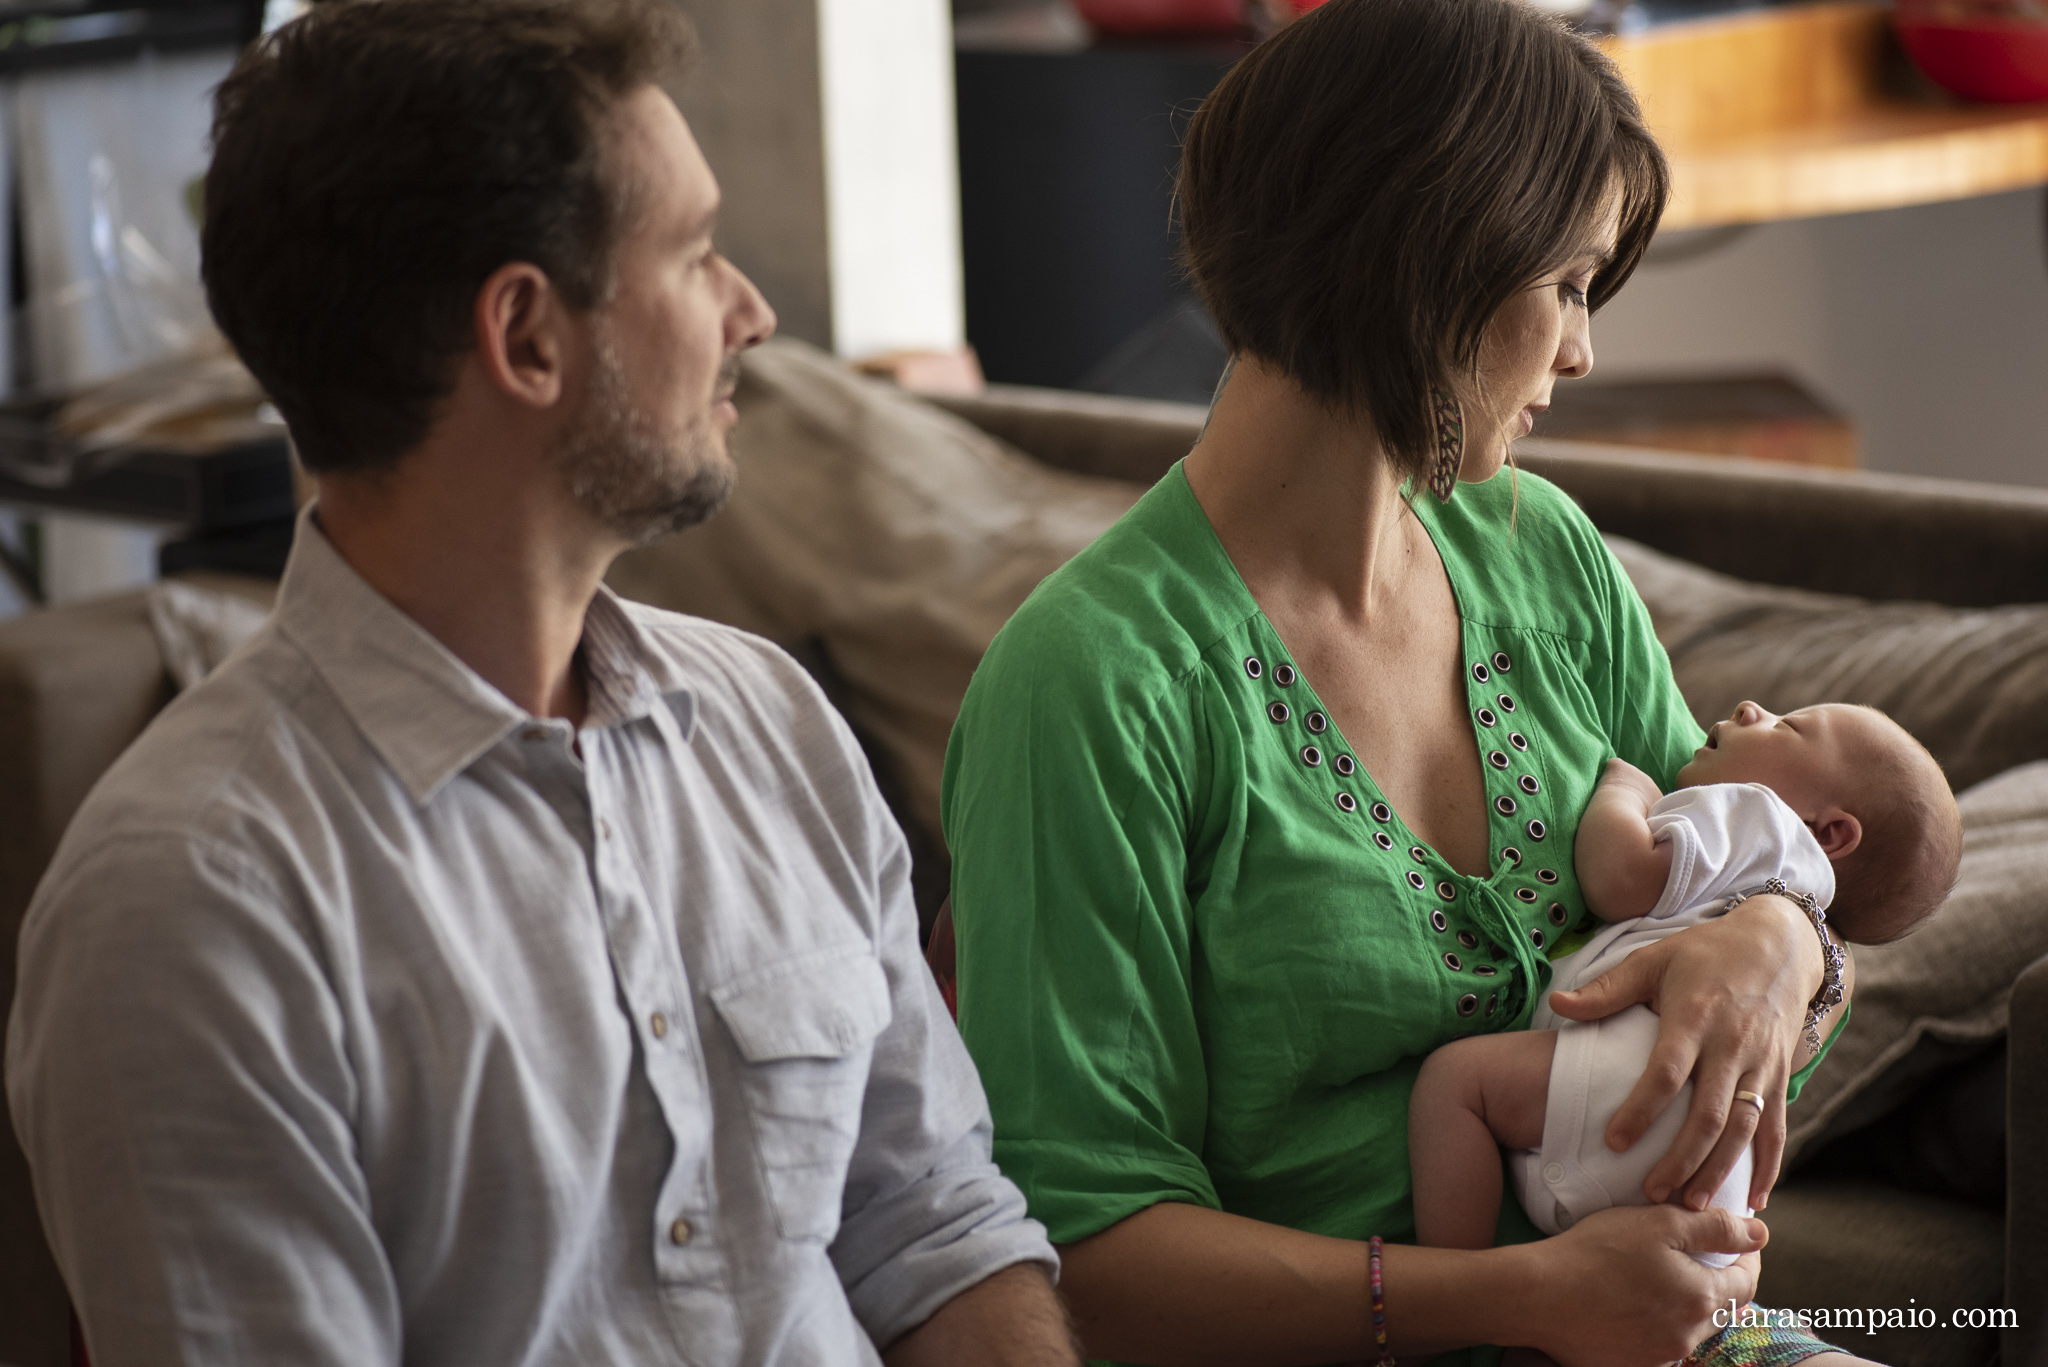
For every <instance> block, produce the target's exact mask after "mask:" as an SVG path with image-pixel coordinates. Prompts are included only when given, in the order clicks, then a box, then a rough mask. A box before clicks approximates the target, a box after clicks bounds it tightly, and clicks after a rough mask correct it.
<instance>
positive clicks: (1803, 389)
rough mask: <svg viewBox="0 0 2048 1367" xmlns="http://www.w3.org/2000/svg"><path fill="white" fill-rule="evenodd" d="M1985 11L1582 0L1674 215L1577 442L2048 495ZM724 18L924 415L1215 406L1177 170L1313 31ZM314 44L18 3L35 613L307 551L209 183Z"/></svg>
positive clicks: (2042, 399) (1148, 5) (25, 525)
mask: <svg viewBox="0 0 2048 1367" xmlns="http://www.w3.org/2000/svg"><path fill="white" fill-rule="evenodd" d="M1948 2H1949V0H1897V5H1898V6H1899V8H1895V7H1894V5H1892V4H1888V3H1885V0H1795V2H1793V3H1775V4H1756V3H1723V2H1722V0H1638V2H1637V3H1632V4H1622V3H1619V0H1593V3H1587V0H1552V6H1551V7H1553V8H1558V9H1559V10H1560V12H1561V13H1563V14H1564V15H1565V16H1566V17H1567V18H1568V19H1569V20H1570V21H1571V22H1573V23H1575V24H1577V25H1579V26H1580V27H1582V28H1583V29H1584V30H1585V31H1587V32H1588V33H1590V34H1592V35H1594V36H1595V37H1596V38H1597V39H1598V40H1599V41H1600V42H1602V43H1603V44H1605V45H1606V46H1607V48H1608V50H1609V51H1610V52H1611V53H1612V54H1613V55H1614V56H1615V58H1616V60H1617V61H1619V62H1620V63H1621V65H1622V66H1623V68H1624V70H1625V71H1626V72H1627V73H1628V74H1629V76H1630V78H1631V80H1632V82H1633V83H1634V84H1635V85H1636V87H1637V89H1638V90H1639V92H1640V93H1641V95H1642V97H1643V100H1644V103H1645V107H1646V111H1647V114H1648V117H1649V119H1650V122H1651V124H1652V127H1653V129H1655V130H1656V131H1657V132H1658V134H1659V137H1660V140H1662V141H1663V142H1664V144H1665V146H1666V148H1667V151H1668V152H1669V153H1670V155H1671V157H1672V160H1673V164H1674V169H1675V171H1676V175H1677V194H1676V198H1675V199H1674V202H1673V204H1672V208H1671V212H1670V214H1669V215H1667V219H1666V226H1665V228H1664V230H1663V231H1662V232H1661V233H1660V235H1659V238H1658V241H1657V244H1656V246H1655V247H1654V248H1653V251H1652V255H1651V258H1650V260H1649V262H1648V263H1647V264H1646V265H1645V267H1644V268H1643V269H1642V270H1641V271H1640V272H1639V273H1638V275H1637V276H1636V278H1635V280H1634V282H1633V283H1632V284H1631V285H1630V286H1629V288H1628V289H1627V290H1626V291H1625V292H1624V293H1623V294H1622V295H1621V297H1620V298H1619V299H1618V300H1617V301H1616V302H1615V303H1614V304H1613V305H1612V306H1610V307H1609V308H1608V309H1607V310H1606V311H1605V312H1604V313H1603V314H1602V315H1601V316H1600V318H1599V319H1598V320H1597V322H1596V325H1595V329H1594V342H1595V348H1596V352H1597V354H1598V358H1599V364H1598V370H1597V374H1596V375H1595V376H1594V377H1592V378H1591V379H1588V380H1586V381H1582V382H1575V383H1573V384H1568V385H1563V386H1560V388H1559V392H1558V395H1557V399H1556V403H1555V406H1554V408H1553V410H1552V412H1551V413H1550V414H1549V415H1548V416H1547V418H1546V420H1545V426H1544V428H1543V429H1542V434H1545V435H1556V436H1573V437H1579V438H1583V439H1587V440H1595V441H1608V442H1614V443H1619V444H1626V445H1634V446H1647V447H1655V448H1662V449H1674V450H1687V451H1699V452H1708V453H1719V454H1731V455H1747V456H1751V457H1757V458H1763V459H1772V460H1783V461H1790V462H1795V463H1800V464H1808V465H1818V466H1833V467H1857V466H1860V467H1862V468H1866V469H1870V470H1876V471H1892V472H1900V473H1918V474H1931V475H1946V476H1952V477H1960V478H1965V479H1975V480H1988V481H1997V482H2004V483H2012V484H2026V485H2044V484H2048V462H2044V460H2043V436H2042V434H2043V431H2044V429H2048V383H2044V379H2048V233H2044V218H2043V192H2042V189H2041V186H2042V185H2043V184H2044V183H2048V105H2044V104H2040V103H2030V102H2029V101H2030V100H2039V99H2040V98H2042V97H2044V96H2048V60H2044V59H2043V58H2042V57H2041V56H2040V55H2039V54H2038V52H2036V51H2035V50H2033V49H2029V48H2027V47H2026V46H2025V44H2026V43H2027V42H2029V41H2032V42H2036V43H2038V42H2039V41H2040V35H2041V34H2043V33H2048V30H2043V29H2039V28H2035V29H2032V30H2028V29H2026V26H2025V25H2026V15H2025V13H2024V12H2023V10H2024V6H2022V5H2021V3H2020V0H2009V4H2010V7H2012V8H2013V15H2008V16H2005V17H2004V18H2005V29H2004V30H2002V31H2003V32H2005V33H2006V34H2007V35H2008V37H2007V39H2005V40H2003V41H2006V42H2007V48H2006V49H2001V50H1999V51H1996V52H1993V53H1992V54H1991V56H1990V57H1989V58H1986V57H1984V55H1983V54H1982V53H1981V52H1979V53H1977V57H1976V59H1975V60H1977V61H1978V68H1982V69H1983V70H1989V71H1990V72H1991V76H1992V77H1996V78H1998V79H1995V80H1991V84H1989V85H1985V84H1984V83H1983V82H1984V80H1985V79H1989V78H1985V77H1983V76H1982V71H1981V70H1979V69H1978V68H1971V67H1970V66H1969V61H1970V60H1971V53H1972V52H1975V51H1976V49H1968V48H1967V44H1965V46H1964V47H1962V48H1958V47H1957V46H1956V43H1957V42H1962V41H1963V39H1967V38H1968V33H1967V32H1966V29H1967V25H1966V24H1964V23H1963V22H1962V21H1960V20H1957V19H1956V18H1955V12H1953V11H1945V10H1942V9H1941V6H1942V4H1944V3H1948ZM2007 3H2008V0H1975V4H1974V7H1973V10H1974V12H1978V13H1981V12H1983V11H1984V10H1985V9H1986V7H1987V6H1989V7H1992V8H1996V7H1997V6H1998V5H2000V4H2007ZM683 4H684V8H685V9H686V10H688V11H689V12H690V13H691V15H692V17H693V18H694V19H695V21H696V22H697V25H698V27H699V29H700V32H701V34H702V37H703V39H704V52H705V55H704V58H703V60H702V62H701V63H700V66H699V68H698V70H697V71H696V72H695V73H693V75H692V76H691V78H690V79H689V80H688V81H687V82H686V83H685V85H684V87H683V88H682V89H681V90H679V91H678V92H677V96H678V100H679V102H680V103H681V104H682V106H683V109H684V112H685V114H686V115H687V116H688V117H689V119H690V121H691V124H692V126H693V128H694V129H695V131H696V132H697V134H698V136H699V139H700V140H701V141H702V142H703V144H704V146H705V148H706V151H707V153H708V155H709V156H710V158H711V161H712V164H713V167H714V169H715V170H716V171H717V172H718V174H719V176H720V178H721V180H722V182H723V183H724V186H725V190H726V195H727V204H728V210H727V214H726V219H725V221H726V224H727V226H726V228H725V242H724V246H725V248H726V250H727V251H728V254H729V255H731V256H732V257H733V258H734V259H735V260H736V261H737V262H739V263H740V265H741V266H742V267H743V268H745V269H746V270H748V271H749V272H750V273H751V274H752V275H753V276H754V278H755V279H756V280H757V281H758V282H759V283H760V284H761V286H762V288H763V289H764V290H765V291H766V293H767V294H768V296H769V298H770V299H771V300H772V301H773V302H774V304H775V306H776V308H777V310H778V311H779V313H780V315H781V318H782V326H783V329H784V330H785V332H787V333H789V334H791V335H794V336H797V337H800V338H803V339H805V340H808V341H811V342H814V343H816V344H818V345H820V346H823V347H826V348H827V349H829V350H831V351H833V352H835V353H836V354H838V355H839V356H841V357H843V358H846V359H849V360H853V361H857V362H860V363H863V364H864V365H865V367H866V368H868V369H869V370H871V371H872V372H874V373H877V374H882V375H886V376H889V377H892V378H894V379H896V380H897V381H898V382H900V383H902V384H903V385H905V386H906V387H908V388H912V389H922V390H932V391H952V392H960V391H964V390H972V389H974V388H975V387H977V386H979V385H980V384H982V383H984V382H986V383H992V384H1002V385H1035V386H1051V387H1056V388H1068V389H1081V390H1092V391H1096V392H1101V393H1108V394H1119V395H1126V396H1132V397H1141V398H1153V399H1162V400H1176V401H1182V402H1189V403H1202V402H1206V401H1207V399H1208V396H1209V394H1210V392H1211V390H1212V388H1213V385H1214V382H1215V379H1216V376H1217V374H1218V372H1219V371H1220V369H1221V367H1222V363H1223V348H1222V344H1221V341H1220V340H1219V338H1218V337H1217V335H1216V332H1215V329H1214V327H1213V326H1212V325H1211V323H1210V321H1209V319H1208V318H1207V316H1206V314H1205V313H1204V312H1203V310H1202V308H1201V306H1200V305H1199V303H1198V302H1197V301H1196V300H1195V299H1194V297H1193V295H1192V294H1191V292H1190V291H1189V289H1188V288H1187V285H1186V283H1185V281H1184V280H1183V279H1182V278H1181V276H1180V273H1179V271H1178V269H1177V268H1176V265H1175V261H1174V253H1175V246H1176V243H1175V235H1174V227H1173V218H1172V180H1173V169H1174V165H1175V163H1176V160H1177V157H1178V144H1179V138H1180V135H1181V131H1182V129H1183V128H1184V126H1185V123H1186V120H1187V118H1188V116H1189V114H1190V113H1191V112H1192V110H1193V109H1194V108H1195V107H1196V106H1197V105H1198V104H1199V102H1200V101H1201V99H1202V98H1203V96H1204V95H1205V94H1206V93H1207V92H1208V91H1209V90H1210V89H1211V88H1212V87H1213V86H1214V84H1215V82H1216V81H1217V80H1218V79H1219V78H1220V77H1221V76H1222V74H1223V73H1224V72H1225V71H1227V70H1228V69H1229V67H1230V65H1231V64H1232V63H1233V62H1235V61H1236V60H1237V59H1238V58H1239V57H1241V56H1242V55H1243V54H1244V53H1245V52H1247V51H1249V50H1250V48H1251V47H1252V45H1254V44H1256V43H1257V42H1259V41H1262V40H1263V39H1264V38H1265V37H1266V36H1268V35H1270V34H1271V33H1272V32H1273V31H1274V30H1276V29H1277V28H1278V27H1280V26H1281V25H1284V24H1286V23H1289V22H1292V21H1294V20H1295V19H1296V18H1297V16H1298V13H1299V12H1301V11H1302V10H1305V9H1307V8H1312V7H1313V0H1053V2H1052V3H1048V2H1047V0H950V2H949V0H683ZM297 11H298V0H268V4H267V5H266V3H265V0H86V3H77V4H5V3H0V168H4V176H0V183H4V184H5V186H6V188H7V196H8V210H7V212H6V213H5V214H4V215H0V261H4V262H5V263H6V269H7V284H6V298H7V300H8V303H9V312H8V317H7V325H6V326H5V327H0V400H4V406H0V615H9V614H13V613H17V612H20V611H22V610H24V609H26V608H28V607H31V606H33V605H35V604H37V603H60V602H66V601H72V600H75V599H79V598H84V597H90V596H93V595H96V594H100V593H105V592H110V591H113V590H117V589H122V588H127V587H132V586H135V585H138V584H142V583H147V582H149V581H150V580H152V579H154V578H155V577H157V576H158V575H159V574H160V573H162V572H164V571H165V570H167V569H169V570H176V569H182V568H194V567H217V568H229V569H255V570H261V569H263V568H265V567H273V568H274V566H275V565H276V564H277V563H279V562H280V560H281V557H282V554H283V550H284V548H285V546H286V545H287V544H288V538H289V526H290V523H289V519H290V516H291V512H292V507H293V502H294V498H293V486H292V479H291V471H290V466H289V459H288V455H287V447H286V443H285V441H284V436H283V432H282V429H281V427H280V426H279V425H278V424H277V422H276V415H275V414H274V412H271V411H270V410H269V409H268V407H267V405H265V404H263V402H262V396H261V395H260V394H257V393H255V392H254V390H253V387H251V386H249V385H247V383H246V379H245V377H243V378H242V379H240V380H238V378H237V376H236V374H235V370H236V368H235V367H234V365H233V362H232V358H230V357H227V356H225V354H224V352H223V350H222V347H221V344H220V342H219V340H218V338H217V336H215V335H214V334H213V333H212V330H211V328H210V326H209V324H208V320H207V318H206V314H205V309H204V304H203V300H202V298H201V296H200V292H199V288H198V284H197V236H196V222H197V218H196V215H197V212H198V200H197V193H196V184H197V180H198V178H199V177H200V176H201V174H202V173H203V171H204V167H205V162H206V155H207V150H206V128H207V122H208V107H207V101H208V96H209V92H210V90H211V89H212V87H213V86H214V85H215V84H216V83H217V82H218V81H219V80H220V79H221V77H222V76H223V75H225V73H226V72H227V70H228V68H229V66H230V65H231V63H232V61H233V59H234V56H235V53H236V51H237V50H238V48H239V46H240V45H241V44H242V43H244V42H246V41H248V40H249V39H250V38H252V37H253V36H255V35H256V34H257V33H258V32H260V31H261V30H262V29H263V27H264V26H265V25H266V24H272V25H274V24H275V23H278V22H281V21H283V20H286V19H288V18H290V17H291V16H292V15H293V14H295V13H296V12H297ZM2015 16H2017V17H2015ZM1959 33H1960V34H1962V35H1963V38H1962V39H1959V38H1957V37H1956V35H1957V34H1959ZM1929 34H1933V35H1935V37H1937V38H1941V39H1942V41H1943V42H1947V43H1948V44H1949V46H1948V47H1946V48H1943V47H1940V46H1939V45H1936V46H1934V47H1930V46H1929V42H1930V41H1931V40H1929V39H1928V36H1927V35H1929ZM2014 34H2017V35H2018V36H2017V37H2013V36H2012V35H2014ZM2015 44H2017V45H2018V46H2014V45H2015ZM1957 52H1961V53H1962V58H1961V59H1958V58H1957V57H1956V56H1955V54H1956V53H1957ZM2001 52H2003V53H2004V55H2003V56H2001V55H2000V53H2001ZM1930 54H1931V55H1930ZM1944 54H1946V55H1944ZM1958 60H1962V63H1963V65H1962V67H1961V68H1958V67H1957V65H1956V63H1957V61H1958ZM1986 61H1989V62H1990V66H1989V67H1988V68H1987V67H1985V66H1984V63H1985V62H1986ZM2001 61H2003V62H2004V63H2005V64H2004V65H2003V66H2000V65H1999V63H2000V62H2001ZM1916 63H1917V64H1916ZM1944 63H1946V64H1944ZM2030 63H2031V65H2030ZM1923 68H1924V69H1925V71H1926V72H1930V73H1933V78H1930V76H1929V75H1928V74H1923ZM1959 70H1960V71H1961V74H1960V75H1958V71H1959ZM1973 72H1974V73H1975V74H1974V75H1973ZM2001 73H2002V74H2001ZM1973 79H1974V80H1976V81H1977V84H1974V85H1973V84H1972V81H1973ZM2001 81H2002V82H2003V83H2002V84H2001V83H2000V82H2001ZM2030 82H2032V83H2030ZM1951 87H1952V88H1951ZM1958 91H1960V92H1962V93H1957V92H1958Z"/></svg>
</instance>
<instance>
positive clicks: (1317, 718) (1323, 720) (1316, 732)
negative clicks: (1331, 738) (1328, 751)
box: [1304, 712, 1330, 736]
mask: <svg viewBox="0 0 2048 1367" xmlns="http://www.w3.org/2000/svg"><path fill="white" fill-rule="evenodd" d="M1304 720H1306V721H1307V722H1308V730H1309V734H1310V735H1312V736H1320V735H1322V734H1323V732H1325V731H1327V730H1329V729H1330V719H1329V718H1328V717H1326V716H1324V715H1323V714H1322V713H1320V712H1311V713H1309V714H1308V716H1307V717H1306V718H1305V719H1304Z"/></svg>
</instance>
